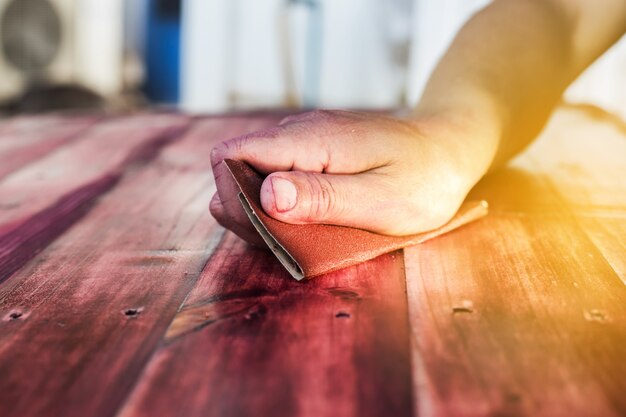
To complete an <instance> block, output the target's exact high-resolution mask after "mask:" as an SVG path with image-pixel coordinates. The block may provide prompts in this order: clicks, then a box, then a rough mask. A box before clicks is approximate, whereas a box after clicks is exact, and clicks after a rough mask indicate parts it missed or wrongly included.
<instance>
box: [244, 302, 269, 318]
mask: <svg viewBox="0 0 626 417" xmlns="http://www.w3.org/2000/svg"><path fill="white" fill-rule="evenodd" d="M265 314H267V307H265V305H263V304H257V305H255V306H252V307H250V309H249V310H248V311H247V312H246V314H245V315H244V316H243V317H244V318H245V319H246V320H255V319H258V318H260V317H263V316H264V315H265Z"/></svg>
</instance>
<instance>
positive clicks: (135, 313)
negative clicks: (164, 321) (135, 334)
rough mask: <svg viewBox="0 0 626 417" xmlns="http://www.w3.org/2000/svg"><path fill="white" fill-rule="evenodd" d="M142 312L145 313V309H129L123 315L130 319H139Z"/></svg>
mask: <svg viewBox="0 0 626 417" xmlns="http://www.w3.org/2000/svg"><path fill="white" fill-rule="evenodd" d="M142 311H143V307H136V308H127V309H126V310H124V311H123V313H124V315H125V316H126V317H128V318H134V317H137V316H138V315H139V314H141V312H142Z"/></svg>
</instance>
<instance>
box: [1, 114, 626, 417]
mask: <svg viewBox="0 0 626 417" xmlns="http://www.w3.org/2000/svg"><path fill="white" fill-rule="evenodd" d="M282 116H284V115H279V114H275V115H271V114H269V115H268V114H246V115H237V116H232V115H231V116H228V117H210V118H195V119H190V118H187V117H185V116H179V115H169V114H160V115H137V116H128V117H116V118H111V119H102V120H97V121H95V120H92V121H91V122H88V121H85V120H82V119H80V120H79V119H71V120H64V121H63V122H59V120H58V119H57V117H58V116H45V117H43V118H37V117H35V118H32V117H31V118H28V117H27V118H19V119H11V120H7V121H2V122H0V174H1V175H0V416H2V417H31V416H32V417H35V416H36V417H40V416H44V417H45V416H94V417H110V416H118V417H140V416H160V415H166V416H185V417H187V416H190V417H194V416H221V415H224V416H256V415H259V416H338V417H344V416H355V417H356V416H409V415H418V416H461V415H462V416H484V415H490V416H495V415H515V416H589V415H602V416H620V415H626V397H625V396H624V395H623V393H624V392H626V379H625V378H624V375H626V361H625V360H624V358H625V357H626V344H625V343H624V335H625V333H624V329H626V287H625V286H624V283H625V282H626V273H625V272H624V271H626V264H624V262H623V260H624V259H626V240H624V239H623V235H624V233H622V231H626V222H625V221H624V219H626V199H625V197H624V195H625V194H624V193H623V192H622V191H623V190H624V182H623V178H626V172H625V171H624V169H625V167H626V161H625V160H624V157H625V155H626V140H625V139H626V138H625V137H624V136H623V134H621V133H619V132H618V131H615V130H614V129H613V130H612V129H610V128H609V127H607V126H604V125H601V126H600V125H599V123H598V122H590V121H588V120H586V119H584V118H582V117H581V116H580V115H576V114H571V113H566V114H565V116H563V115H562V114H560V115H557V118H556V119H555V122H553V126H551V127H550V128H549V129H548V130H547V131H546V135H545V136H544V137H543V138H542V139H540V141H539V142H538V143H537V144H535V145H533V147H532V148H531V150H530V151H529V152H528V153H527V154H525V155H523V156H522V157H521V158H519V159H518V160H517V161H516V168H509V169H505V170H503V171H501V172H499V173H494V174H492V175H491V176H490V177H489V178H486V179H485V180H484V181H482V182H481V183H480V184H479V185H478V186H477V187H476V189H475V190H474V191H473V193H472V198H473V199H485V200H488V201H490V205H491V214H490V215H489V216H488V217H487V218H486V219H485V220H483V221H481V222H477V223H474V224H471V225H468V226H467V227H465V228H463V229H460V230H458V231H453V232H451V233H449V234H447V235H445V236H442V237H439V238H437V239H434V240H432V241H429V242H426V243H424V244H423V245H421V246H418V247H414V248H410V249H407V250H406V251H405V255H404V256H403V254H402V252H394V253H391V254H387V255H383V256H380V257H378V258H375V259H373V260H371V261H368V262H366V263H362V264H359V265H355V266H353V267H350V268H347V269H343V270H340V271H337V272H333V273H330V274H326V275H322V276H320V277H317V278H315V279H313V280H310V281H306V282H296V281H295V280H293V279H292V278H290V277H289V276H288V274H287V273H286V271H285V270H284V268H283V267H282V266H281V265H280V264H279V263H278V262H277V261H276V260H275V258H274V257H273V255H271V254H270V253H268V252H265V251H263V250H260V249H255V248H252V247H250V246H248V245H247V244H245V243H243V242H242V241H241V240H239V239H238V238H236V237H235V236H234V235H233V234H231V233H230V232H225V231H224V229H223V228H221V227H220V226H218V225H217V224H216V223H215V221H214V220H213V218H212V217H211V216H210V214H209V212H208V205H209V200H210V198H211V195H212V193H213V192H214V191H215V185H214V183H213V179H212V174H211V167H210V157H209V154H210V150H211V148H212V147H213V146H214V145H215V144H216V143H217V142H218V141H220V140H223V139H227V138H229V137H233V136H236V135H240V134H243V133H246V132H249V131H252V130H256V129H259V128H263V127H269V126H273V125H275V124H276V122H277V121H278V120H279V119H280V118H281V117H282ZM16 138H22V139H19V140H17V139H16ZM565 140H566V141H567V142H568V143H569V144H574V145H570V147H569V148H568V147H567V146H564V144H563V143H561V142H562V141H565ZM564 149H567V151H564ZM7 162H8V164H6V165H5V163H7ZM620 178H621V179H622V180H618V179H620ZM407 294H408V297H407Z"/></svg>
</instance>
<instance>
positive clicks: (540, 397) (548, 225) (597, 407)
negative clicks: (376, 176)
mask: <svg viewBox="0 0 626 417" xmlns="http://www.w3.org/2000/svg"><path fill="white" fill-rule="evenodd" d="M602 155H604V156H605V158H603V157H602ZM625 178H626V137H624V136H622V135H621V134H620V133H619V132H618V131H617V130H615V129H612V128H611V127H610V126H604V125H598V124H597V123H592V122H589V121H588V120H586V119H585V118H584V117H583V116H581V114H580V113H578V112H563V113H560V114H558V115H557V116H556V117H555V119H554V120H553V121H552V123H551V125H550V126H549V128H548V129H547V130H546V132H545V133H544V135H543V137H542V138H540V139H539V140H538V142H537V143H536V144H535V145H533V147H532V148H531V149H529V151H528V152H527V153H525V154H524V155H522V156H521V157H519V158H518V159H517V160H516V161H514V162H513V163H512V164H511V167H509V168H507V169H505V170H503V171H501V172H498V173H496V174H494V175H492V176H491V177H489V178H486V179H485V180H484V181H483V182H482V183H481V184H479V186H478V187H477V188H476V189H475V190H474V192H473V193H472V195H473V196H474V197H477V198H478V197H479V198H485V199H487V200H489V201H490V210H491V213H490V215H489V217H488V218H487V219H485V220H482V221H480V222H479V223H477V224H473V225H470V226H468V227H467V228H465V229H462V230H459V231H458V232H455V233H452V234H450V235H448V236H443V237H442V238H441V239H437V240H435V241H432V242H427V243H425V244H424V245H422V246H420V247H414V248H410V249H407V250H406V251H405V262H406V267H407V287H408V292H409V303H410V313H411V314H410V316H411V326H412V330H413V343H414V350H413V353H414V356H413V359H414V372H413V377H414V380H415V384H416V385H417V386H418V395H417V397H418V400H419V402H418V407H417V411H418V413H419V415H436V416H457V415H458V416H461V415H463V416H466V415H470V416H483V415H527V416H573V415H578V416H591V415H594V416H595V415H597V416H619V415H625V414H626V396H624V392H626V377H625V375H626V362H625V361H624V358H625V357H626V344H625V343H624V342H625V341H626V287H625V286H624V283H623V282H622V281H621V280H620V276H619V275H621V277H622V279H624V277H625V276H624V270H625V268H624V265H625V264H624V259H626V245H625V240H624V236H625V234H624V233H625V232H626V181H625Z"/></svg>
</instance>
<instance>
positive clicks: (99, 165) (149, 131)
mask: <svg viewBox="0 0 626 417" xmlns="http://www.w3.org/2000/svg"><path fill="white" fill-rule="evenodd" d="M186 125H187V118H185V117H181V116H166V115H161V116H139V117H129V118H118V119H112V120H110V121H106V122H102V123H100V124H98V125H97V126H95V127H93V128H92V129H90V130H89V131H88V132H87V133H86V134H85V135H84V136H83V137H81V138H80V140H76V141H74V142H72V143H70V144H69V145H68V146H65V147H61V148H59V149H58V150H57V151H56V152H53V153H51V154H49V155H48V156H47V157H45V158H42V159H39V160H37V161H35V162H33V163H32V164H28V165H26V166H24V167H23V168H22V169H20V170H17V171H14V172H13V173H12V174H11V175H10V176H8V177H5V178H4V179H3V180H2V181H0V282H2V281H3V280H4V279H6V278H7V277H8V276H9V275H11V274H12V273H13V272H14V271H16V270H17V269H19V268H20V267H21V266H22V265H23V264H24V263H25V262H26V261H28V260H29V259H31V258H32V256H34V255H35V254H36V253H37V252H38V251H39V250H41V249H42V248H44V247H45V246H46V245H47V244H48V243H50V242H51V241H52V240H54V239H55V238H56V237H57V236H58V235H59V234H61V233H62V232H63V231H65V230H66V229H67V228H68V227H69V226H70V225H71V224H72V223H74V222H75V221H76V220H77V219H79V218H80V216H81V215H82V214H83V213H84V211H85V209H86V208H88V205H89V204H90V203H91V202H92V201H93V200H94V199H95V198H96V197H98V196H99V195H101V194H103V193H104V192H106V191H107V190H108V189H110V188H111V187H112V186H113V185H115V183H116V182H117V181H118V180H119V178H120V177H121V175H122V174H123V172H124V170H126V169H127V168H129V167H131V166H133V164H136V163H138V162H141V161H148V160H149V159H150V158H151V157H152V156H154V154H155V153H156V152H157V151H158V149H159V148H160V147H162V146H163V145H164V144H165V143H167V142H168V141H169V140H171V139H173V138H175V137H176V136H178V135H179V134H180V133H181V131H182V130H183V129H184V128H185V127H186ZM50 139H51V140H52V141H53V142H58V141H57V140H56V137H55V136H51V137H50ZM41 142H43V143H45V141H43V140H42V141H41ZM9 154H11V152H10V149H9Z"/></svg>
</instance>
